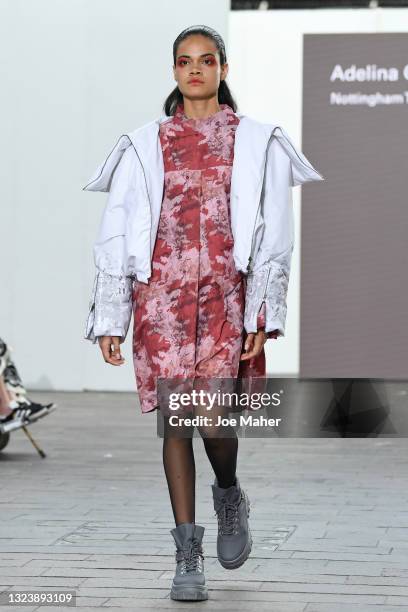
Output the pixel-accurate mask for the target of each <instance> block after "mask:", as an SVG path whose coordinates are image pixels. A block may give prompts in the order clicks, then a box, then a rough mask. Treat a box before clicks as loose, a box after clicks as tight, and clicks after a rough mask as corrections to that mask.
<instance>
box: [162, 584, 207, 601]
mask: <svg viewBox="0 0 408 612" xmlns="http://www.w3.org/2000/svg"><path fill="white" fill-rule="evenodd" d="M170 597H171V599H175V600H176V601H203V600H204V599H208V591H207V587H206V585H197V586H194V587H185V586H182V585H176V586H172V588H171V591H170Z"/></svg>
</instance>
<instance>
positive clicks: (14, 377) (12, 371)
mask: <svg viewBox="0 0 408 612" xmlns="http://www.w3.org/2000/svg"><path fill="white" fill-rule="evenodd" d="M0 376H3V380H4V382H5V385H6V387H7V389H8V391H12V392H13V393H14V394H15V395H17V396H18V399H20V397H19V396H26V395H27V391H26V389H25V387H24V385H23V381H22V380H21V378H20V375H19V373H18V371H17V368H16V365H15V363H14V361H13V360H12V359H11V349H10V347H9V346H8V345H7V344H6V343H5V342H4V340H3V339H2V338H0Z"/></svg>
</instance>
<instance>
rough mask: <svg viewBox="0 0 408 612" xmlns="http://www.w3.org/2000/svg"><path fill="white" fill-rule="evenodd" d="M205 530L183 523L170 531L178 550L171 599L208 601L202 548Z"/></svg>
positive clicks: (199, 526)
mask: <svg viewBox="0 0 408 612" xmlns="http://www.w3.org/2000/svg"><path fill="white" fill-rule="evenodd" d="M204 530H205V527H202V526H201V525H196V524H195V523H181V524H180V525H177V527H175V528H174V529H171V530H170V533H171V534H172V536H173V538H174V541H175V543H176V548H177V551H176V561H177V566H176V573H175V575H174V578H173V583H172V585H171V592H170V597H171V599H177V600H180V599H181V600H188V601H201V600H203V599H208V593H207V586H206V584H205V576H204V551H203V547H202V539H203V535H204Z"/></svg>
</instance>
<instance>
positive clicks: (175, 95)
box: [163, 25, 237, 116]
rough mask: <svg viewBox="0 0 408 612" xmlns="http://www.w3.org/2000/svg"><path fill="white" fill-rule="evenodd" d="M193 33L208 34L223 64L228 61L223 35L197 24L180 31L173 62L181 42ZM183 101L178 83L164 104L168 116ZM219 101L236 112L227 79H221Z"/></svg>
mask: <svg viewBox="0 0 408 612" xmlns="http://www.w3.org/2000/svg"><path fill="white" fill-rule="evenodd" d="M193 34H201V35H202V36H207V38H210V39H211V40H212V41H213V42H214V43H215V46H216V47H217V50H218V52H219V54H220V62H221V65H223V64H225V63H226V62H227V54H226V52H225V45H224V41H223V39H222V37H221V36H220V34H218V32H216V31H215V30H213V28H210V27H209V26H205V25H195V26H190V27H188V28H186V29H185V30H183V31H182V32H180V34H179V35H178V36H177V38H176V40H175V41H174V43H173V63H174V65H175V64H176V58H177V49H178V46H179V44H180V43H181V42H182V41H183V40H184V39H185V38H187V37H188V36H191V35H193ZM182 103H183V94H182V93H181V91H180V90H179V88H178V85H176V87H175V88H174V89H173V91H172V92H171V93H170V94H169V95H168V97H167V98H166V101H165V103H164V104H163V109H164V112H165V113H166V115H168V116H171V115H174V113H175V112H176V108H177V105H178V104H182ZM218 103H219V104H228V106H230V107H231V108H232V110H233V111H234V113H235V112H236V110H237V104H236V102H235V100H234V98H233V97H232V94H231V92H230V89H229V87H228V85H227V83H226V82H225V79H222V80H221V81H220V85H219V87H218Z"/></svg>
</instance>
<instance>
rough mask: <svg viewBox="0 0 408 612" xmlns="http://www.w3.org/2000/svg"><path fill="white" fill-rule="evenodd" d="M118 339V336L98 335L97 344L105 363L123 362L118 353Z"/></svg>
mask: <svg viewBox="0 0 408 612" xmlns="http://www.w3.org/2000/svg"><path fill="white" fill-rule="evenodd" d="M120 339H121V337H120V336H99V337H98V342H99V346H100V348H101V351H102V355H103V358H104V360H105V361H106V363H110V364H111V365H122V363H125V359H124V358H123V357H122V355H121V353H120V345H121V341H120ZM112 346H113V348H112Z"/></svg>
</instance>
